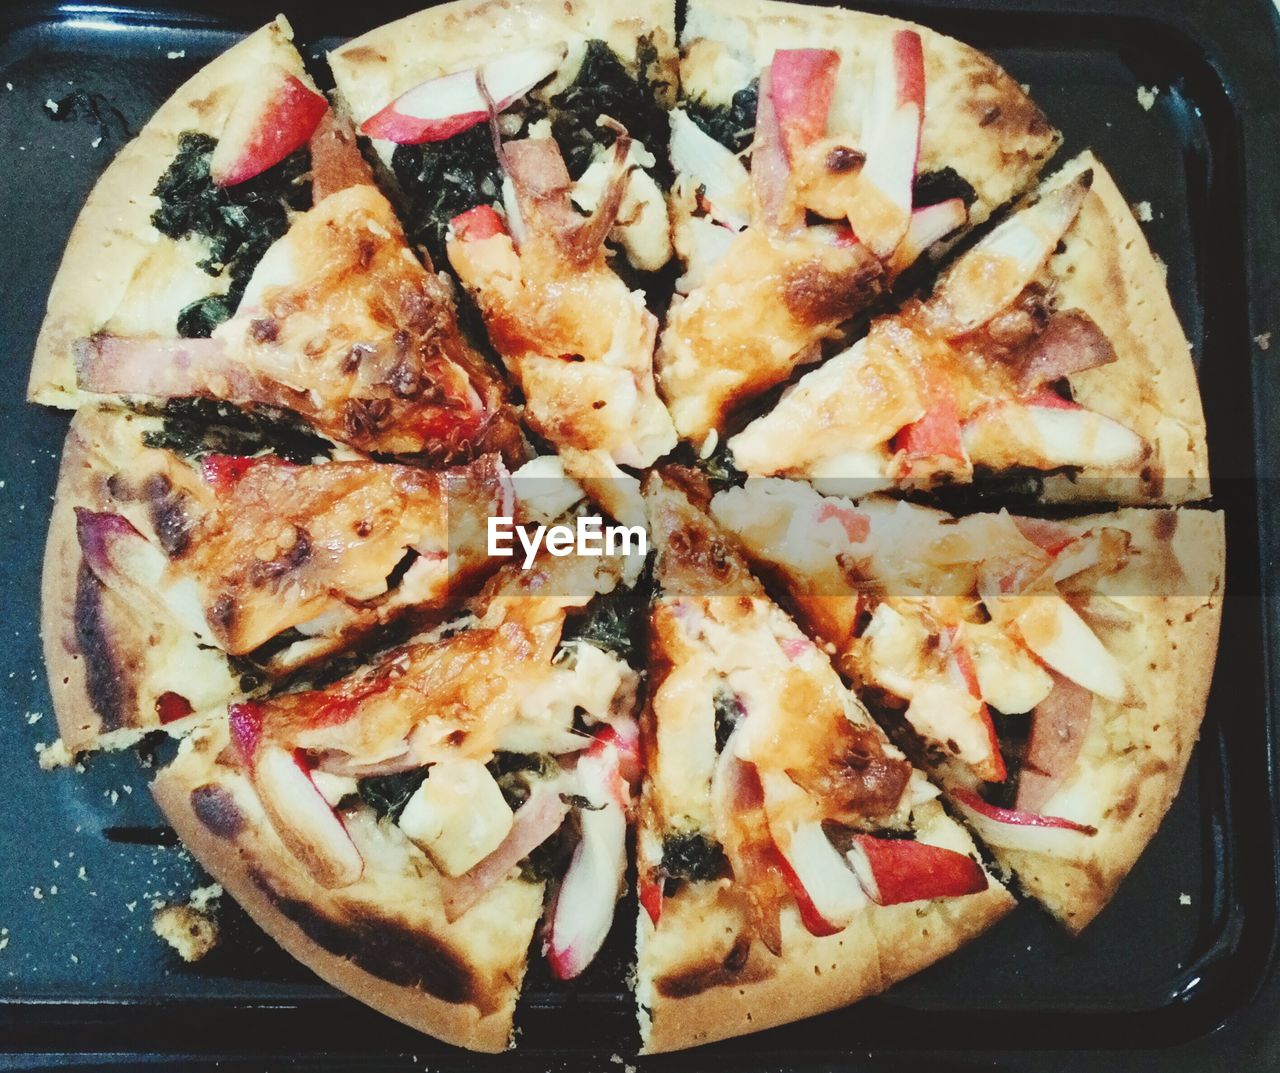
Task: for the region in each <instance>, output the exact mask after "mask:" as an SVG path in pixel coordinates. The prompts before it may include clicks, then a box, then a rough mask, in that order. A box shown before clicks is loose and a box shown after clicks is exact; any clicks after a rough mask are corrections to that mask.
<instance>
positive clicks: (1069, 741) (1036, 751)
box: [1016, 675, 1093, 812]
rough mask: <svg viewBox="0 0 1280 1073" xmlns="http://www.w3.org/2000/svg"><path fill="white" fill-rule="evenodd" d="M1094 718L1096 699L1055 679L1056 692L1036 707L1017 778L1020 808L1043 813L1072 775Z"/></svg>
mask: <svg viewBox="0 0 1280 1073" xmlns="http://www.w3.org/2000/svg"><path fill="white" fill-rule="evenodd" d="M1092 714H1093V695H1092V694H1091V693H1090V692H1089V691H1088V690H1087V689H1085V688H1084V687H1083V686H1079V685H1077V684H1076V683H1075V682H1073V681H1071V679H1069V678H1064V677H1062V675H1054V677H1053V689H1052V690H1051V691H1050V693H1049V694H1048V696H1046V697H1045V698H1044V700H1042V701H1041V702H1040V703H1039V704H1037V705H1036V708H1035V711H1034V713H1033V714H1032V719H1031V736H1030V738H1029V740H1028V742H1027V752H1026V756H1025V757H1024V758H1023V762H1022V770H1021V772H1020V774H1019V776H1018V796H1017V802H1016V803H1017V807H1018V808H1019V809H1020V810H1021V811H1023V812H1040V811H1041V810H1042V809H1043V808H1044V806H1045V805H1046V804H1047V803H1048V801H1049V799H1050V798H1052V797H1053V795H1054V793H1056V792H1057V789H1058V787H1059V786H1061V785H1062V782H1063V780H1064V779H1065V778H1066V777H1067V775H1068V774H1069V773H1070V772H1071V769H1072V767H1073V766H1074V765H1075V762H1076V758H1077V757H1078V756H1079V755H1080V749H1081V747H1082V746H1083V745H1084V739H1085V735H1086V734H1087V733H1088V730H1089V723H1090V720H1091V718H1092Z"/></svg>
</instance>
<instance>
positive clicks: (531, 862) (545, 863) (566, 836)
mask: <svg viewBox="0 0 1280 1073" xmlns="http://www.w3.org/2000/svg"><path fill="white" fill-rule="evenodd" d="M577 840H578V839H577V824H576V822H575V821H574V818H573V814H572V813H571V814H570V815H569V816H568V817H567V818H566V819H565V821H564V823H562V824H561V825H560V827H559V829H558V830H557V831H556V833H555V834H553V835H552V836H551V837H550V838H548V839H547V840H546V841H545V842H543V843H542V845H540V846H537V847H536V848H534V849H533V850H530V852H529V855H528V856H527V857H525V859H524V860H522V861H521V862H520V878H521V879H523V880H524V881H525V882H526V883H548V882H550V881H551V880H553V879H555V878H556V877H557V876H562V875H564V873H565V869H567V868H568V867H569V857H570V855H571V854H572V853H573V847H574V846H575V845H576V844H577Z"/></svg>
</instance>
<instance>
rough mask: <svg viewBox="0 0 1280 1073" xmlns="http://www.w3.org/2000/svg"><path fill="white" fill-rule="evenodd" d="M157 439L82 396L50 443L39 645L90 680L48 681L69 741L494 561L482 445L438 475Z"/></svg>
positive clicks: (409, 608)
mask: <svg viewBox="0 0 1280 1073" xmlns="http://www.w3.org/2000/svg"><path fill="white" fill-rule="evenodd" d="M170 433H171V434H172V430H170ZM164 437H165V426H164V425H163V423H162V422H160V421H159V420H158V419H156V418H152V417H146V416H142V415H121V414H111V413H106V412H103V411H100V410H87V409H86V410H82V411H81V412H80V413H79V414H78V415H77V417H76V419H75V421H74V422H73V424H72V428H71V432H70V434H69V437H68V442H67V447H66V449H65V450H64V453H63V470H62V476H61V479H60V482H59V486H58V493H57V497H56V500H55V505H54V512H53V523H52V526H51V530H50V538H49V545H48V551H47V554H46V567H45V614H46V622H45V625H46V631H45V633H46V644H47V648H48V658H49V661H50V665H51V666H62V665H64V664H69V665H73V666H80V667H82V668H83V672H84V673H92V674H94V675H96V676H97V677H96V679H95V681H96V682H97V685H96V686H95V685H94V684H93V683H91V682H90V681H89V680H87V679H86V678H85V677H84V673H77V674H76V675H71V674H64V676H63V677H64V678H65V681H63V682H62V684H61V688H59V687H58V685H57V683H56V681H55V689H54V695H55V708H56V710H57V713H58V719H59V725H60V727H61V729H62V734H63V740H64V741H65V742H66V743H67V745H68V747H69V748H71V749H73V750H76V749H80V748H84V747H89V746H92V745H94V744H98V739H100V738H101V736H102V735H103V734H104V733H108V732H109V731H110V730H112V729H118V730H126V731H128V730H133V731H138V730H147V729H153V728H155V727H157V726H162V725H169V724H174V723H176V722H177V721H179V720H186V719H187V717H190V716H193V715H196V714H198V713H203V712H206V711H207V710H208V709H209V708H210V707H211V706H214V705H217V704H219V703H225V702H226V700H227V698H228V697H229V696H230V695H231V694H233V693H234V692H236V691H237V690H236V688H235V683H237V681H239V682H240V683H242V684H244V685H247V687H248V688H253V687H254V684H255V683H258V682H260V681H261V680H263V679H268V678H279V677H281V676H282V675H285V674H287V673H291V672H293V671H296V670H298V669H299V668H301V667H303V666H306V665H309V664H312V663H314V662H316V661H317V660H319V659H322V658H324V657H326V656H330V655H334V654H340V653H343V652H346V651H349V650H350V649H352V648H354V647H359V646H361V645H363V644H367V643H368V642H369V640H371V639H372V638H374V637H375V636H377V635H379V634H381V633H385V632H386V629H387V628H388V627H390V626H392V625H395V624H397V623H399V622H400V620H402V619H406V618H411V619H412V620H414V621H418V622H421V621H423V620H424V619H426V618H428V617H439V616H441V615H444V614H446V613H448V612H449V611H450V610H452V609H456V608H457V606H458V605H459V604H460V603H461V601H462V599H463V598H464V597H465V596H466V595H467V594H468V591H469V590H470V589H473V588H474V587H475V585H476V584H478V582H479V580H480V578H481V577H482V576H483V574H484V573H485V572H487V571H488V570H489V569H491V567H492V566H496V561H495V560H491V559H489V557H488V555H487V549H486V546H485V540H484V533H485V527H486V523H487V519H488V518H489V517H490V516H508V517H509V516H511V515H512V514H513V513H514V503H513V496H512V487H511V483H510V479H509V477H508V475H507V473H506V471H505V469H504V468H503V466H502V463H501V462H500V461H499V460H498V459H497V458H496V457H495V456H492V455H486V456H484V457H483V458H482V459H480V460H478V461H476V462H473V463H470V464H468V465H467V466H464V467H457V468H455V469H452V470H443V471H430V470H424V469H417V468H411V467H406V466H399V465H392V464H389V463H379V462H370V461H367V460H351V461H329V460H325V459H322V458H321V459H316V460H314V461H313V460H305V461H306V463H307V464H299V463H298V462H296V461H290V460H287V459H285V458H282V457H281V456H279V455H277V454H265V455H256V456H248V455H242V454H225V453H211V452H204V453H201V454H199V455H197V456H194V457H191V456H184V455H180V454H178V453H176V452H174V451H171V450H168V449H166V448H162V447H151V446H147V442H148V441H149V440H150V441H151V442H158V441H160V440H163V439H164ZM68 612H70V613H69V614H68ZM55 620H56V621H55ZM68 627H70V631H71V632H70V633H68V632H67V630H68ZM139 630H143V631H145V634H146V636H147V637H148V638H149V639H148V641H147V642H146V643H144V644H140V645H139V644H135V643H133V642H132V641H131V640H130V638H131V637H133V636H134V635H135V634H136V633H137V632H138V631H139ZM113 653H119V654H120V655H121V656H122V657H123V662H119V661H117V660H116V658H115V656H114V655H113ZM228 657H230V659H228ZM56 677H57V676H56V675H55V679H56ZM103 681H110V682H113V683H114V685H113V688H111V689H103V688H102V682H103ZM183 725H184V726H185V723H184V724H183ZM127 736H128V735H127V734H126V735H122V737H127Z"/></svg>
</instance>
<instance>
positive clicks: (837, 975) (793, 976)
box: [636, 883, 1015, 1054]
mask: <svg viewBox="0 0 1280 1073" xmlns="http://www.w3.org/2000/svg"><path fill="white" fill-rule="evenodd" d="M691 891H692V888H689V887H687V888H685V892H691ZM685 899H687V901H688V903H689V904H687V905H682V904H681V894H679V893H678V894H677V895H675V896H674V897H673V898H671V899H668V900H667V901H666V902H665V903H664V905H663V910H662V917H661V918H660V921H659V927H660V928H666V929H674V930H675V932H676V934H677V935H678V936H679V942H678V944H674V945H673V944H671V943H665V944H657V943H655V942H654V941H653V934H654V929H653V926H652V925H651V924H650V922H649V918H648V916H647V915H646V914H645V913H644V912H643V911H642V912H641V914H640V919H639V923H638V947H639V965H638V970H637V988H636V998H637V1002H638V1003H639V1005H640V1007H641V1010H642V1014H641V1023H642V1033H643V1038H644V1048H643V1053H645V1054H657V1053H660V1052H663V1051H673V1050H679V1049H681V1048H684V1047H696V1046H699V1045H701V1044H704V1043H711V1042H713V1041H715V1040H719V1039H727V1038H729V1037H731V1036H740V1035H745V1034H747V1033H749V1032H759V1031H762V1030H763V1029H766V1028H772V1027H775V1026H777V1025H781V1024H787V1023H788V1022H791V1021H798V1020H801V1019H803V1018H805V1017H813V1016H815V1015H817V1014H819V1013H825V1012H826V1011H828V1010H834V1009H839V1008H840V1007H842V1006H848V1005H849V1004H850V1003H853V1002H857V1001H859V1000H860V999H864V998H867V997H869V996H871V995H875V994H879V993H880V992H881V991H884V990H885V989H886V988H888V987H890V986H892V985H893V984H895V983H897V982H898V981H899V980H902V979H905V978H906V977H908V976H910V975H911V974H912V973H915V972H919V971H920V970H921V969H923V968H925V967H926V966H928V965H932V964H933V963H934V962H935V961H937V960H939V959H940V958H942V957H945V956H946V955H947V954H949V953H951V952H952V951H953V950H957V949H959V948H960V947H961V946H963V945H964V944H965V943H966V942H968V941H969V940H970V939H972V938H973V937H974V936H976V935H979V934H981V933H982V932H983V931H985V930H986V929H987V928H989V927H991V925H993V924H994V923H995V922H996V921H998V920H999V919H1000V918H1001V917H1003V916H1004V915H1005V914H1006V913H1008V912H1009V911H1010V910H1011V909H1012V908H1013V906H1014V904H1015V903H1014V899H1013V897H1012V896H1011V895H1010V894H1009V892H1008V891H1006V890H1005V889H1004V888H1003V887H1001V886H999V885H998V884H995V883H993V884H992V886H991V887H989V888H988V889H987V890H986V891H985V892H983V893H981V894H973V895H969V896H967V897H964V898H953V899H942V900H938V901H933V902H926V903H919V902H910V903H906V904H903V905H895V906H871V907H869V908H868V909H867V910H866V911H865V912H864V914H863V916H862V917H861V918H859V919H857V920H855V921H854V922H853V923H852V924H850V925H849V927H847V928H846V929H845V930H844V931H842V932H839V933H838V934H836V935H831V936H826V937H825V938H816V937H814V936H812V935H810V934H809V933H808V932H807V931H805V930H804V928H803V927H802V926H801V924H800V922H799V918H798V916H797V915H796V914H795V912H794V911H793V910H788V911H787V912H785V913H784V915H783V954H782V957H781V958H774V957H773V956H772V955H771V954H769V953H768V951H766V950H764V949H763V948H762V947H761V946H760V944H758V943H753V944H751V946H750V948H749V950H748V952H747V953H746V954H745V956H744V955H743V952H742V949H741V947H738V946H735V945H734V944H733V942H732V941H728V942H726V941H725V940H724V939H723V938H722V937H721V936H720V934H718V932H719V931H720V930H721V929H723V927H724V920H723V918H722V917H719V916H716V915H714V914H708V913H706V912H705V911H704V908H705V907H704V906H701V905H697V904H696V903H697V902H699V901H704V900H705V893H704V894H702V895H699V894H698V893H696V892H695V893H685ZM677 946H678V948H679V949H680V951H681V956H680V960H679V961H675V963H674V965H673V964H672V963H671V962H669V961H668V955H669V951H671V950H672V949H674V948H675V947H677ZM698 951H707V952H712V953H711V957H710V958H706V957H704V958H702V959H701V961H702V962H703V964H701V965H700V964H699V960H700V959H699V958H698V957H697V952H698ZM690 952H692V953H693V955H694V956H693V957H692V958H691V957H689V953H690ZM726 965H728V966H730V968H728V969H726V968H725V966H726ZM735 970H736V971H735ZM664 977H666V980H665V982H664Z"/></svg>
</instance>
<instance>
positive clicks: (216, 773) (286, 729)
mask: <svg viewBox="0 0 1280 1073" xmlns="http://www.w3.org/2000/svg"><path fill="white" fill-rule="evenodd" d="M618 583H619V577H618V573H617V571H616V570H613V569H610V566H609V564H607V563H604V562H603V561H601V560H589V559H586V558H576V559H550V558H548V559H546V560H544V561H542V562H541V563H539V564H538V565H537V566H536V567H535V568H534V569H532V570H529V571H522V570H519V569H514V568H512V569H508V570H507V571H505V572H504V573H501V574H499V575H497V576H495V578H494V579H493V580H492V582H491V583H490V586H489V587H488V588H487V589H486V591H485V592H484V593H483V594H482V596H481V597H480V598H479V599H478V600H477V602H476V605H475V613H476V618H475V620H474V621H471V622H468V623H465V624H462V626H461V628H460V629H458V631H457V632H452V631H449V630H446V631H437V633H436V634H434V635H431V636H424V637H420V638H417V639H415V640H413V641H411V642H410V643H408V644H406V645H404V646H402V647H400V648H396V649H393V650H391V651H390V652H387V653H385V654H384V655H382V656H381V657H380V658H379V659H378V660H377V661H376V662H373V663H371V664H369V665H367V666H365V667H364V668H362V669H361V670H359V671H357V672H355V673H354V674H351V675H349V676H348V677H346V678H343V679H341V680H340V681H338V682H335V683H334V684H332V685H330V686H327V687H324V688H321V689H315V690H311V691H306V692H299V693H289V694H283V695H280V696H277V697H274V698H272V699H268V700H262V701H256V702H243V703H239V704H234V705H232V706H231V707H230V708H229V709H228V711H227V713H226V716H225V718H222V719H220V720H217V721H216V722H214V723H213V724H210V725H207V726H206V727H204V728H202V729H201V730H199V731H198V732H197V733H195V734H193V735H192V736H190V737H188V738H187V739H186V740H185V741H184V742H183V745H182V747H181V749H180V752H179V755H178V757H177V759H176V760H175V761H174V762H173V764H171V765H170V766H169V767H168V768H166V769H165V770H164V771H163V772H162V773H161V774H160V776H159V777H158V778H157V780H156V782H155V784H154V787H153V789H154V793H155V796H156V799H157V800H158V801H159V803H160V806H161V808H162V809H163V811H164V813H165V815H166V816H167V818H168V819H169V822H170V823H172V824H173V826H174V828H175V829H176V830H177V832H178V834H179V835H180V837H181V838H182V840H183V842H184V844H185V845H186V846H187V847H188V848H189V849H190V850H191V851H192V853H193V854H195V856H196V858H197V859H198V860H199V861H200V863H201V864H202V865H203V866H204V867H205V868H206V869H208V870H209V872H210V873H211V874H212V875H213V876H214V878H215V879H217V881H218V882H220V883H221V884H222V885H223V886H224V887H225V888H226V889H227V890H228V892H229V893H231V894H232V895H233V896H234V897H235V898H236V899H237V901H239V902H240V904H241V905H243V906H244V907H245V908H246V909H247V910H248V911H249V913H250V914H251V915H252V916H253V917H254V919H255V920H256V921H257V922H258V923H259V924H260V925H261V926H262V927H263V929H264V930H266V931H267V932H268V934H270V935H271V936H272V937H273V938H275V939H276V940H277V941H278V942H279V943H280V944H281V945H282V946H283V947H284V948H285V949H286V950H288V951H289V952H290V953H292V954H293V955H294V956H295V957H297V958H298V959H299V960H300V961H302V962H303V963H304V964H306V965H308V966H309V967H310V968H312V969H313V970H315V971H316V972H317V973H318V974H319V975H320V976H321V977H323V978H324V979H325V980H327V981H328V982H329V983H331V984H333V985H334V986H335V987H339V988H341V989H342V990H344V991H347V992H349V993H350V994H352V995H354V996H356V997H357V998H359V999H360V1000H361V1001H363V1002H365V1003H367V1004H369V1005H371V1006H373V1007H375V1008H376V1009H379V1010H381V1011H383V1012H384V1013H386V1014H388V1015H389V1016H392V1017H395V1018H397V1019H399V1020H401V1021H404V1022H405V1023H407V1024H410V1025H412V1026H414V1027H415V1028H418V1029H420V1030H421V1031H424V1032H427V1033H429V1034H431V1035H433V1036H436V1037H438V1038H440V1039H443V1040H446V1041H448V1042H451V1043H455V1044H458V1045H461V1046H466V1047H470V1048H472V1049H474V1050H482V1051H499V1050H503V1049H505V1048H506V1047H508V1046H509V1045H510V1043H511V1038H512V1015H513V1012H514V1007H515V1002H516V999H517V996H518V994H519V989H520V984H521V980H522V978H523V976H524V971H525V965H526V959H527V956H528V952H529V947H530V943H531V941H532V939H533V936H534V930H535V928H536V927H537V924H538V921H539V919H540V918H541V917H542V916H543V907H544V896H545V895H547V894H548V892H550V891H551V890H554V894H553V895H552V896H551V898H550V904H549V908H548V910H547V926H546V931H545V935H544V944H543V946H544V949H545V951H546V956H547V958H548V960H549V962H550V966H551V970H552V972H553V973H554V974H555V975H556V976H558V977H561V978H565V979H568V978H571V977H573V976H576V975H577V974H578V973H580V972H581V971H582V970H583V969H584V968H585V967H586V965H587V964H589V963H590V961H591V959H592V958H593V957H594V956H595V954H596V952H597V951H598V950H599V948H600V945H601V943H602V942H603V941H604V938H605V936H606V934H607V932H608V931H609V928H610V926H611V923H612V920H613V914H614V905H615V903H616V901H617V899H618V897H619V895H620V894H621V892H622V886H623V877H624V871H625V867H626V842H627V829H628V815H629V812H630V809H631V793H632V790H631V787H632V784H633V782H634V780H636V779H637V777H638V770H639V758H638V753H637V746H638V741H637V732H636V723H635V719H634V714H633V707H634V703H635V696H636V685H637V675H636V673H635V671H634V670H632V668H631V667H630V666H629V665H628V664H627V663H626V662H625V660H623V659H622V658H620V657H619V656H618V655H617V654H616V652H614V651H611V650H609V649H608V648H606V647H603V646H602V645H601V644H600V642H599V641H598V639H597V638H596V636H595V635H594V634H593V633H591V631H589V630H583V629H581V628H580V626H581V620H582V619H583V617H584V616H586V617H587V618H588V619H589V618H590V616H591V614H592V609H593V607H594V606H595V601H599V600H609V599H610V598H611V596H612V597H613V598H622V599H624V600H625V599H626V593H625V592H622V593H615V586H616V585H617V584H618Z"/></svg>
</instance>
